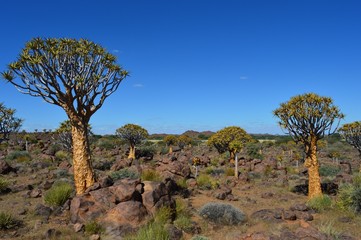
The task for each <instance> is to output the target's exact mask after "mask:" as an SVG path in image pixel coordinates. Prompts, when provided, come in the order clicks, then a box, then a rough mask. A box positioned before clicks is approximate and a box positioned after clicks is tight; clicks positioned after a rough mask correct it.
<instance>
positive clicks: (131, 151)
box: [128, 145, 135, 159]
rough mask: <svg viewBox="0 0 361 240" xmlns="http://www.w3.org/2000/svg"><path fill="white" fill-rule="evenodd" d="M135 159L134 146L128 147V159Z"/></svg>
mask: <svg viewBox="0 0 361 240" xmlns="http://www.w3.org/2000/svg"><path fill="white" fill-rule="evenodd" d="M131 158H132V159H135V146H134V145H130V148H129V155H128V159H131Z"/></svg>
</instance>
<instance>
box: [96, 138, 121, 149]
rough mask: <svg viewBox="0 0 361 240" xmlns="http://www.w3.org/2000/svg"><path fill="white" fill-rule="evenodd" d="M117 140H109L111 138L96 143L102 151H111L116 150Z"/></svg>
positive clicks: (101, 139)
mask: <svg viewBox="0 0 361 240" xmlns="http://www.w3.org/2000/svg"><path fill="white" fill-rule="evenodd" d="M115 142H116V141H115V139H109V138H104V137H103V138H100V139H99V140H98V141H97V142H96V146H97V147H99V148H101V149H106V150H111V149H114V148H115V146H116V143H115Z"/></svg>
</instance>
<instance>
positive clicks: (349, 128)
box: [338, 121, 361, 172]
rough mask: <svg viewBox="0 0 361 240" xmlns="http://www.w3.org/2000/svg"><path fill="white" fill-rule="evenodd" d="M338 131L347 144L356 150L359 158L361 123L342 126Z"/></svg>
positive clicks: (360, 151) (360, 154)
mask: <svg viewBox="0 0 361 240" xmlns="http://www.w3.org/2000/svg"><path fill="white" fill-rule="evenodd" d="M338 131H339V133H340V134H341V136H342V137H343V138H344V139H345V141H346V142H347V143H348V144H350V145H351V146H353V147H354V148H356V149H357V150H358V152H359V156H360V158H361V121H356V122H352V123H347V124H344V125H343V126H342V127H341V128H340V129H339V130H338ZM360 172H361V165H360Z"/></svg>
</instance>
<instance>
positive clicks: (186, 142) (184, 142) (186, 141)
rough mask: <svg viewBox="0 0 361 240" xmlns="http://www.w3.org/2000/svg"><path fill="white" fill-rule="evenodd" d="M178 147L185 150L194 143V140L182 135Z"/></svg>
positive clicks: (178, 140)
mask: <svg viewBox="0 0 361 240" xmlns="http://www.w3.org/2000/svg"><path fill="white" fill-rule="evenodd" d="M177 143H178V147H179V148H180V149H183V148H184V147H185V146H186V145H189V144H191V143H192V138H190V137H188V136H187V135H180V136H179V137H178V139H177Z"/></svg>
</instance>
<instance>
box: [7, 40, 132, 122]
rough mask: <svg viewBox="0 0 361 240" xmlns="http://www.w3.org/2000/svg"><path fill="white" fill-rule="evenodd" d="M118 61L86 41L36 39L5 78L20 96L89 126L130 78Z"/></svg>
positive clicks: (28, 44) (14, 63)
mask: <svg viewBox="0 0 361 240" xmlns="http://www.w3.org/2000/svg"><path fill="white" fill-rule="evenodd" d="M115 61H116V57H115V56H114V55H112V54H110V53H108V52H107V51H106V50H105V49H104V48H103V47H101V46H100V45H98V44H95V43H93V42H91V41H88V40H85V39H80V40H76V39H68V38H60V39H57V38H47V39H42V38H34V39H32V40H31V41H29V42H28V43H27V44H26V45H25V48H24V49H23V50H22V52H21V54H20V55H19V57H18V59H17V61H15V62H13V63H10V64H9V65H8V70H7V71H5V72H3V73H2V76H3V78H4V79H5V80H7V81H8V82H10V83H12V84H13V85H14V86H15V87H16V88H17V89H18V90H19V91H20V92H22V93H25V94H29V95H31V96H35V97H41V98H43V99H44V100H45V101H46V102H48V103H51V104H55V105H58V106H60V107H62V108H63V109H64V110H65V111H66V113H67V114H68V116H77V117H80V118H81V119H82V120H85V121H86V122H88V121H89V119H90V117H91V116H92V115H93V114H94V113H95V112H96V111H97V110H98V109H99V108H100V107H101V106H102V105H103V103H104V100H105V99H106V98H107V97H108V96H110V95H111V94H112V93H113V92H114V91H116V89H117V88H118V86H119V84H120V83H121V82H122V80H123V79H124V78H125V77H126V76H128V72H127V71H126V70H124V69H123V68H122V67H120V66H119V65H117V64H116V63H115ZM15 76H18V78H16V77H15ZM70 120H71V121H72V118H71V117H70Z"/></svg>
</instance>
